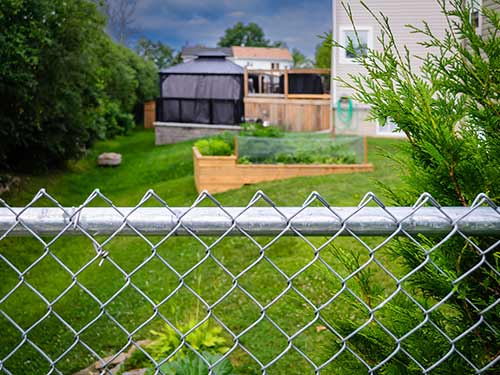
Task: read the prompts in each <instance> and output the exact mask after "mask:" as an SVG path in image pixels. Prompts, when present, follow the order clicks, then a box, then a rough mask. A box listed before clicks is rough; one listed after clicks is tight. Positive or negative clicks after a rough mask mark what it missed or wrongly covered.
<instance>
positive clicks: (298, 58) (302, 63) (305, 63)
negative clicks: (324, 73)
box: [292, 48, 314, 68]
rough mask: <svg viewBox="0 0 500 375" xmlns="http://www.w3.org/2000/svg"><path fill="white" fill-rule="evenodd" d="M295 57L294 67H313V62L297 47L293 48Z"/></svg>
mask: <svg viewBox="0 0 500 375" xmlns="http://www.w3.org/2000/svg"><path fill="white" fill-rule="evenodd" d="M292 57H293V67H294V68H312V67H313V65H314V64H313V62H312V61H311V60H310V59H308V58H307V57H306V56H305V55H304V54H303V53H302V52H300V51H299V50H298V49H297V48H294V49H293V50H292Z"/></svg>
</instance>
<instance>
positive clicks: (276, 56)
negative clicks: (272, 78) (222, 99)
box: [181, 46, 293, 61]
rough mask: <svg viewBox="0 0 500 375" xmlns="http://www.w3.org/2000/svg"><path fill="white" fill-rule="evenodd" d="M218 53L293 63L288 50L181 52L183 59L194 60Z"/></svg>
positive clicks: (186, 49) (195, 49)
mask: <svg viewBox="0 0 500 375" xmlns="http://www.w3.org/2000/svg"><path fill="white" fill-rule="evenodd" d="M216 53H220V54H223V55H224V56H226V57H229V58H237V59H258V60H282V61H293V57H292V54H291V53H290V51H289V50H288V49H287V48H268V47H239V46H234V47H204V46H187V47H183V48H182V50H181V55H182V57H183V58H194V57H196V56H207V55H213V54H216Z"/></svg>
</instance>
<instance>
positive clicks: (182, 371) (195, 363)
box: [146, 352, 234, 375]
mask: <svg viewBox="0 0 500 375" xmlns="http://www.w3.org/2000/svg"><path fill="white" fill-rule="evenodd" d="M200 354H201V355H202V356H203V358H204V359H205V360H206V361H207V362H208V363H209V364H210V365H213V364H214V363H216V362H217V361H218V360H219V359H220V358H221V355H218V354H213V353H210V352H202V353H200ZM160 370H161V371H162V373H164V374H165V375H206V374H208V371H209V370H208V366H207V364H206V363H205V361H203V360H202V359H201V358H200V357H199V356H197V355H196V354H194V353H192V352H191V353H189V354H188V355H186V356H185V357H182V358H179V359H176V360H175V361H172V362H169V363H166V364H164V365H163V366H161V367H160ZM153 373H154V371H153V370H152V369H150V370H148V371H147V372H146V374H148V375H152V374H153ZM212 373H213V374H214V375H233V374H234V371H233V366H232V365H231V362H230V361H229V360H227V359H224V360H223V361H221V362H220V363H219V364H217V366H216V367H215V368H214V369H213V372H212Z"/></svg>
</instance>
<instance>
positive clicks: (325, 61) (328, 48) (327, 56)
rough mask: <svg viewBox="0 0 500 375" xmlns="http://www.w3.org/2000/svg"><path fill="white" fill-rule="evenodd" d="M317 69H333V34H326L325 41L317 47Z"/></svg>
mask: <svg viewBox="0 0 500 375" xmlns="http://www.w3.org/2000/svg"><path fill="white" fill-rule="evenodd" d="M315 60H316V62H315V65H316V68H323V69H330V68H331V67H332V32H331V31H330V32H328V33H326V34H325V38H324V40H323V41H322V42H321V43H320V44H318V45H317V46H316V53H315Z"/></svg>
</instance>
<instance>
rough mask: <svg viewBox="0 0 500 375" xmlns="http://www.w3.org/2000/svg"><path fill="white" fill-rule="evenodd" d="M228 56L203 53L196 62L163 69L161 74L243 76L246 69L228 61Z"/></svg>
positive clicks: (217, 53) (216, 53)
mask: <svg viewBox="0 0 500 375" xmlns="http://www.w3.org/2000/svg"><path fill="white" fill-rule="evenodd" d="M226 56H227V55H226V54H225V53H224V52H221V51H210V52H202V53H200V54H199V56H198V58H196V59H195V60H192V61H189V62H186V63H182V64H178V65H175V66H172V67H170V68H168V69H163V70H161V71H160V74H203V75H207V74H224V75H227V74H237V75H240V74H241V75H242V74H243V72H244V69H243V68H242V67H241V66H239V65H236V64H235V63H233V62H232V61H229V60H226Z"/></svg>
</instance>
